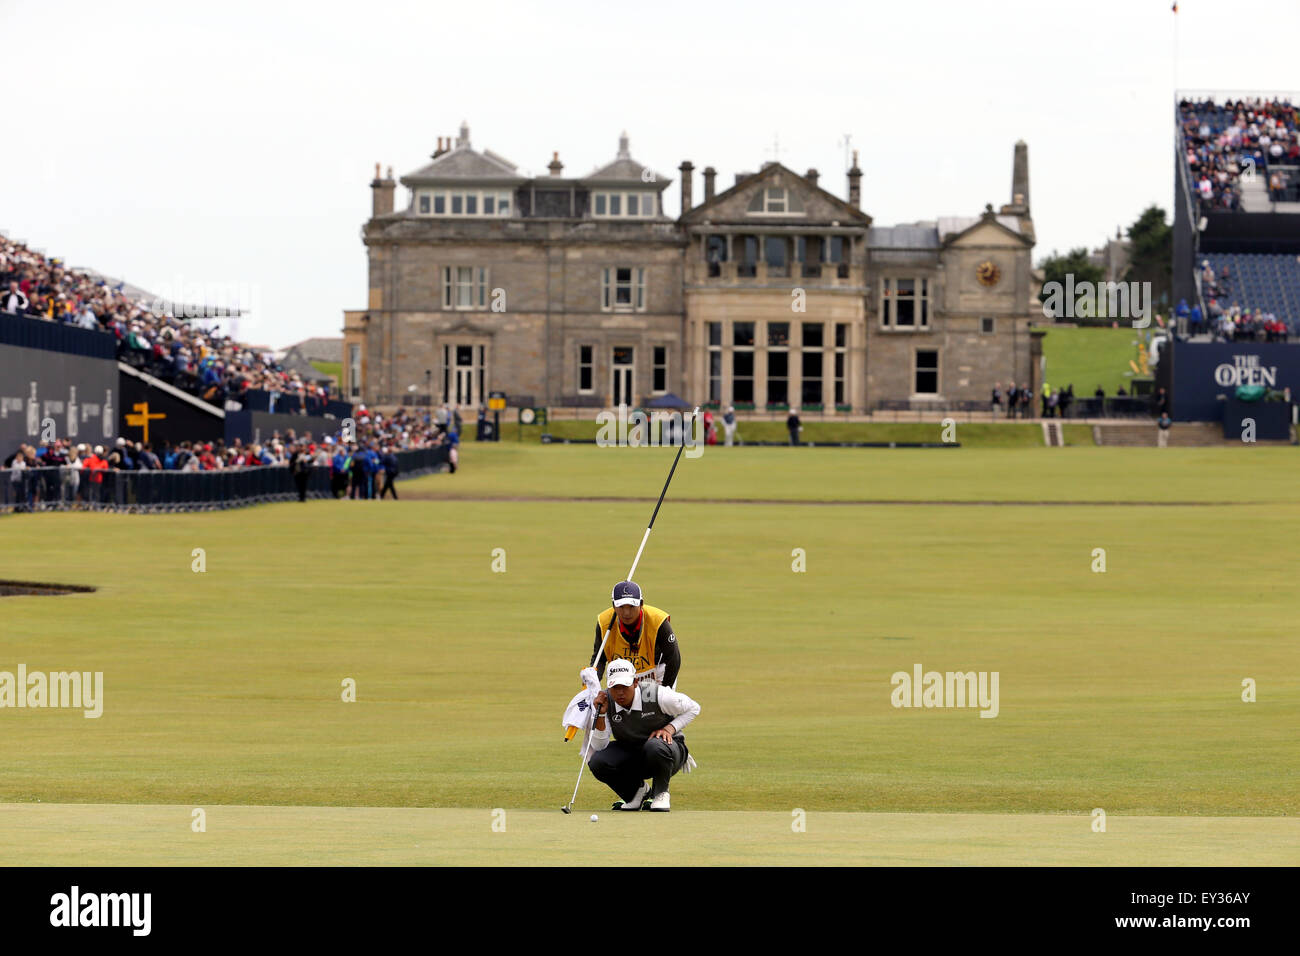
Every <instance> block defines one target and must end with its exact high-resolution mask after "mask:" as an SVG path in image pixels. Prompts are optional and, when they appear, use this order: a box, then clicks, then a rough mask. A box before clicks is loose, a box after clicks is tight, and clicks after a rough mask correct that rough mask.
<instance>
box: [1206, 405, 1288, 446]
mask: <svg viewBox="0 0 1300 956" xmlns="http://www.w3.org/2000/svg"><path fill="white" fill-rule="evenodd" d="M1222 405H1223V437H1224V438H1234V439H1236V440H1237V441H1241V440H1242V436H1243V435H1244V434H1245V431H1246V428H1245V422H1246V419H1250V421H1252V422H1253V423H1254V426H1255V429H1254V430H1255V440H1256V441H1286V440H1287V439H1288V438H1290V437H1291V404H1290V403H1289V402H1239V401H1237V400H1236V399H1235V398H1230V399H1228V400H1227V401H1226V402H1223V403H1222Z"/></svg>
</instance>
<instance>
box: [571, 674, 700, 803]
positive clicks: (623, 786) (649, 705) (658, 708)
mask: <svg viewBox="0 0 1300 956" xmlns="http://www.w3.org/2000/svg"><path fill="white" fill-rule="evenodd" d="M605 678H606V687H607V688H608V692H606V691H601V692H600V693H599V694H597V695H596V699H595V709H596V724H595V727H594V728H593V730H592V733H591V749H592V755H591V757H590V758H589V759H588V760H587V766H589V767H590V768H591V772H592V774H593V775H594V776H595V777H596V779H597V780H599V781H601V782H602V783H604V784H606V785H607V786H608V787H609V788H610V789H611V790H613V791H614V792H615V793H616V794H618V796H619V799H620V802H619V803H615V804H614V809H615V810H641V809H644V808H645V806H646V805H647V804H648V806H649V808H650V809H651V810H659V811H666V810H668V809H669V802H668V781H669V779H670V778H671V777H672V775H673V774H675V773H676V772H677V771H679V770H681V769H682V767H688V772H689V767H690V766H694V761H693V760H691V755H690V751H689V750H687V749H686V738H685V737H683V736H682V730H683V728H685V726H686V725H687V724H689V723H690V722H691V721H692V720H694V719H695V718H696V717H698V716H699V715H700V705H699V704H697V703H696V702H695V701H693V700H691V699H690V698H689V697H687V696H686V695H685V694H683V693H681V692H679V691H675V690H673V689H672V688H671V687H668V686H667V685H665V684H656V683H655V682H654V681H641V682H640V683H639V684H638V683H637V682H636V668H635V667H633V666H632V663H631V661H626V660H624V659H623V658H618V659H617V660H614V661H611V662H610V665H609V669H608V670H607V671H606V673H605ZM611 698H612V704H613V707H612V713H611V712H610V711H611V706H610V704H611ZM611 727H612V733H613V735H614V739H613V740H611V739H610V733H611ZM647 777H650V778H651V781H650V783H649V784H648V785H647V784H646V783H645V779H646V778H647Z"/></svg>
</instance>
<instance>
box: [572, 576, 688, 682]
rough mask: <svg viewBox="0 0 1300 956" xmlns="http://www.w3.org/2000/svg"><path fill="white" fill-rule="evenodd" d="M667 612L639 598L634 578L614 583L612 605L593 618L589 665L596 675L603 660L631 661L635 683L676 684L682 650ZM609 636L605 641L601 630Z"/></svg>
mask: <svg viewBox="0 0 1300 956" xmlns="http://www.w3.org/2000/svg"><path fill="white" fill-rule="evenodd" d="M669 617H670V615H669V614H668V612H667V611H664V610H662V609H660V608H657V607H651V606H650V605H649V604H646V603H644V602H643V601H642V600H641V588H640V587H638V586H637V584H636V582H634V581H620V582H619V583H618V584H616V585H614V593H613V606H612V607H609V608H606V609H605V610H604V611H602V612H601V613H600V614H599V615H597V617H596V642H595V644H594V646H593V647H592V651H591V666H592V667H594V668H595V669H596V676H597V678H599V677H601V676H603V675H604V672H605V663H606V662H607V661H613V660H618V659H619V658H622V659H623V660H626V661H629V662H631V664H632V666H633V667H634V668H635V671H636V680H637V682H644V681H645V680H646V678H649V679H650V682H651V683H658V684H664V685H667V686H668V687H676V686H677V672H678V671H679V670H681V666H682V651H681V648H680V647H679V646H678V644H677V635H675V634H674V633H673V626H672V624H671V622H670V621H669ZM606 628H608V629H609V639H608V641H606V642H605V646H604V649H603V650H602V649H601V642H602V641H603V640H605V630H606Z"/></svg>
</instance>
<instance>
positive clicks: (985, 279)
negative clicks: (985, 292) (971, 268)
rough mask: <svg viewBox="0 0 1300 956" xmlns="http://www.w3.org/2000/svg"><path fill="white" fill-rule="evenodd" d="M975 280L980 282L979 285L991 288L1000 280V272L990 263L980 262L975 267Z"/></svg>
mask: <svg viewBox="0 0 1300 956" xmlns="http://www.w3.org/2000/svg"><path fill="white" fill-rule="evenodd" d="M975 278H977V279H979V280H980V285H983V286H988V287H989V288H992V287H993V286H995V285H997V284H998V280H1000V279H1001V278H1002V270H1001V269H999V268H998V267H997V265H995V264H994V263H992V262H981V263H980V264H979V265H977V266H976V267H975Z"/></svg>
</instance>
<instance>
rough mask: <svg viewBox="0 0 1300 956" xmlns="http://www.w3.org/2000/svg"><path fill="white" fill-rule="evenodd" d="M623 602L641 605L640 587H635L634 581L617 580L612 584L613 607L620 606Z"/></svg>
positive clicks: (636, 605)
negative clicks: (616, 582)
mask: <svg viewBox="0 0 1300 956" xmlns="http://www.w3.org/2000/svg"><path fill="white" fill-rule="evenodd" d="M625 604H631V605H632V606H634V607H640V606H641V589H640V588H639V587H637V585H636V582H635V581H619V582H618V584H615V585H614V607H622V606H623V605H625Z"/></svg>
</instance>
